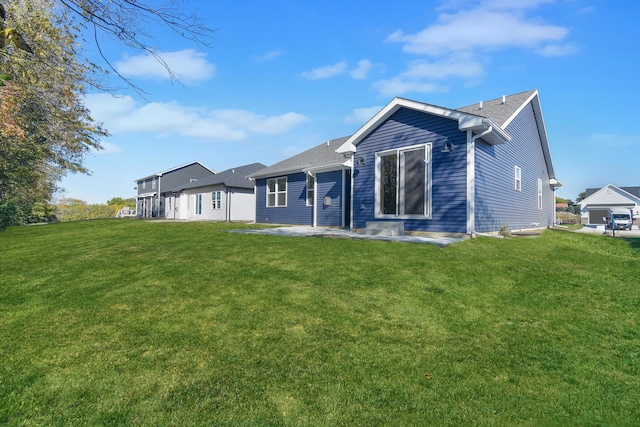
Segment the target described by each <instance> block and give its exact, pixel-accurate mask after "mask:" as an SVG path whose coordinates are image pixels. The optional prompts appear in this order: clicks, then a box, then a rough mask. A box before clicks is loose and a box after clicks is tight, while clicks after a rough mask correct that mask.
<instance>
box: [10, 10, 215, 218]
mask: <svg viewBox="0 0 640 427" xmlns="http://www.w3.org/2000/svg"><path fill="white" fill-rule="evenodd" d="M0 18H1V19H0V228H2V227H3V226H6V225H8V224H14V223H20V222H25V221H26V218H28V217H31V216H32V210H33V207H34V206H36V204H38V203H39V204H42V203H46V202H48V201H49V200H50V199H51V197H52V195H53V194H54V193H55V192H56V190H57V186H56V183H57V182H58V181H59V180H60V178H61V177H63V176H64V175H65V174H67V173H76V172H79V173H88V170H87V169H86V168H85V167H84V166H83V160H84V156H85V155H86V154H87V153H88V152H89V151H91V150H94V149H100V148H101V147H100V142H99V141H100V139H101V138H103V137H105V136H107V131H106V130H105V129H104V128H103V127H102V126H101V125H100V124H99V123H96V122H95V121H94V120H93V119H92V117H91V116H90V112H89V111H88V110H87V109H86V108H85V107H84V105H83V99H84V96H85V95H86V93H87V90H88V89H89V88H94V89H101V90H108V88H107V87H105V86H104V85H103V84H102V80H101V77H103V76H104V75H105V74H106V73H107V71H106V70H105V69H103V68H102V67H100V66H98V65H96V64H94V63H91V62H89V61H87V60H86V59H84V58H81V51H80V48H81V46H82V45H83V44H84V43H85V41H84V40H83V39H82V37H81V34H83V31H84V30H86V29H87V28H89V29H90V30H93V35H94V43H95V44H96V46H97V48H98V51H99V52H100V54H101V55H102V57H103V58H104V60H105V62H106V64H107V68H111V70H112V71H113V72H115V73H116V74H117V75H118V76H119V77H120V78H121V79H123V80H124V81H126V82H127V83H128V84H129V85H130V86H131V87H133V88H134V89H135V90H136V91H137V92H138V93H142V92H143V91H142V89H141V88H138V87H136V86H135V85H133V84H132V83H131V82H130V81H128V80H127V79H126V78H124V77H123V76H121V75H120V74H118V72H117V70H116V69H115V68H114V67H112V66H111V62H110V60H109V58H107V57H106V56H104V55H103V54H102V48H101V43H100V40H101V38H100V37H99V35H100V34H102V35H106V36H107V37H110V38H112V39H115V40H116V41H117V42H120V43H121V44H123V45H125V46H128V47H131V48H134V49H137V50H139V51H142V52H145V53H147V54H150V55H152V56H153V57H155V58H156V60H158V61H159V62H160V63H161V64H163V65H164V66H165V68H166V69H167V72H168V75H169V76H170V77H171V78H172V79H176V76H175V75H174V74H173V72H172V71H171V69H170V68H169V66H168V65H167V64H166V62H164V60H163V59H162V56H161V54H160V53H159V50H158V48H157V47H156V46H154V44H153V43H154V41H153V38H152V37H151V36H150V35H149V33H148V31H147V26H149V25H163V26H165V27H166V28H168V29H169V30H170V31H172V32H174V33H175V34H177V35H179V36H180V37H183V38H185V39H187V40H190V41H193V42H195V43H196V44H200V45H207V43H208V40H210V39H211V37H212V35H213V33H214V30H212V29H210V28H208V27H206V26H204V25H203V24H202V23H201V21H200V18H199V17H198V15H197V14H196V13H195V12H190V11H188V10H187V9H185V8H184V4H183V2H182V1H181V0H169V1H168V2H167V3H165V4H160V3H158V2H156V1H154V2H148V3H147V2H145V1H140V0H109V1H104V0H12V1H11V2H9V1H3V2H2V3H1V4H0Z"/></svg>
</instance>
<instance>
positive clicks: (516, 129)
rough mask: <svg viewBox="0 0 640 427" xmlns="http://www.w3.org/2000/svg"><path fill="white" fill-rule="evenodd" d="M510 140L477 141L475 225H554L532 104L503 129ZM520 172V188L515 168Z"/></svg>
mask: <svg viewBox="0 0 640 427" xmlns="http://www.w3.org/2000/svg"><path fill="white" fill-rule="evenodd" d="M505 130H506V131H507V132H508V133H509V134H510V135H511V136H512V138H513V139H512V141H510V142H507V143H506V144H503V145H495V146H490V145H488V144H486V143H484V142H483V141H481V140H478V141H476V167H475V191H476V197H475V198H476V201H475V228H476V231H478V232H490V231H497V230H500V228H501V227H503V226H504V227H507V228H508V229H511V230H514V229H525V228H532V227H535V226H536V224H538V226H540V227H546V226H552V225H553V210H554V209H555V200H554V193H553V190H552V188H551V186H550V181H549V175H548V169H547V166H546V163H545V159H544V154H543V152H542V145H541V141H540V135H539V134H538V128H537V124H536V119H535V116H534V112H533V107H532V106H531V104H529V105H527V106H526V107H525V108H524V109H523V110H522V111H521V112H520V114H519V115H518V116H517V117H516V118H515V119H514V120H513V121H512V122H511V123H510V124H509V125H508V126H507V128H506V129H505ZM516 166H518V167H520V169H521V171H522V190H521V191H517V190H516V189H515V184H514V170H515V167H516ZM538 179H542V209H541V210H539V209H538Z"/></svg>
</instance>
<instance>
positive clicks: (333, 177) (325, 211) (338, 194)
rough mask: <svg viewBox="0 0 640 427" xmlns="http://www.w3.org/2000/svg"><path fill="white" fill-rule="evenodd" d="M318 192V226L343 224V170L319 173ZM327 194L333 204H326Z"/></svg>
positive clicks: (338, 225)
mask: <svg viewBox="0 0 640 427" xmlns="http://www.w3.org/2000/svg"><path fill="white" fill-rule="evenodd" d="M316 177H317V187H318V194H317V195H316V204H317V206H318V213H317V218H316V219H317V224H318V226H335V227H340V226H342V206H343V200H342V171H341V170H338V171H333V172H325V173H319V174H317V176H316ZM325 196H329V197H331V206H325V205H324V198H325Z"/></svg>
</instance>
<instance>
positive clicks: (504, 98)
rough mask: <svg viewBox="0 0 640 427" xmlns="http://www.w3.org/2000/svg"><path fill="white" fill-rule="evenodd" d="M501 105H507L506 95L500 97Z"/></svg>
mask: <svg viewBox="0 0 640 427" xmlns="http://www.w3.org/2000/svg"><path fill="white" fill-rule="evenodd" d="M502 103H503V104H506V103H507V96H506V95H502Z"/></svg>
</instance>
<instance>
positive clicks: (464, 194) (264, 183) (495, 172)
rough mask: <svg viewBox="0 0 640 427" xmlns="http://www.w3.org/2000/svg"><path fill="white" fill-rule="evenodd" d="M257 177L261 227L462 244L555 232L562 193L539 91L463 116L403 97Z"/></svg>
mask: <svg viewBox="0 0 640 427" xmlns="http://www.w3.org/2000/svg"><path fill="white" fill-rule="evenodd" d="M334 146H335V152H334V153H331V154H330V153H329V150H330V149H332V148H333V147H334ZM316 154H317V161H314V162H310V161H309V160H311V159H316V156H315V155H316ZM321 157H322V158H323V159H326V162H325V163H324V164H323V163H322V161H321V159H320V158H321ZM305 162H308V164H306V163H305ZM255 178H259V179H257V181H256V191H257V192H256V203H257V206H256V212H257V216H256V221H257V222H271V223H280V224H308V225H318V226H320V225H333V226H345V227H350V228H352V229H365V228H366V227H367V224H368V223H369V224H372V223H378V224H379V223H381V222H394V223H401V225H402V227H403V228H404V230H407V231H416V232H427V233H448V234H459V235H474V234H476V233H482V232H495V231H498V230H500V229H501V228H503V227H504V228H508V229H510V230H521V229H531V228H542V227H549V226H552V225H553V224H554V222H555V194H554V191H555V189H556V188H558V187H560V186H561V184H560V182H559V181H558V180H557V179H556V176H555V172H554V168H553V163H552V160H551V152H550V149H549V142H548V138H547V131H546V128H545V124H544V118H543V115H542V109H541V105H540V99H539V95H538V91H535V90H533V91H528V92H522V93H518V94H515V95H511V96H503V97H501V98H498V99H494V100H491V101H486V102H480V103H479V104H474V105H470V106H467V107H463V108H458V109H449V108H445V107H440V106H436V105H431V104H426V103H422V102H416V101H412V100H408V99H403V98H395V99H393V100H392V101H391V102H390V103H389V104H388V105H387V106H385V107H384V108H383V109H382V110H380V111H379V112H378V113H377V114H376V115H375V116H374V117H373V118H371V119H370V120H369V121H368V122H367V123H366V124H365V125H364V126H362V127H361V128H360V129H359V130H358V131H357V132H356V133H354V134H353V135H351V136H350V137H347V138H341V139H339V140H333V141H329V142H328V143H327V144H325V145H324V146H323V145H320V146H318V147H315V148H313V149H311V150H309V151H307V152H305V153H302V154H299V155H298V156H294V157H292V158H290V159H287V160H284V161H283V162H280V163H278V164H276V165H274V166H272V167H271V168H267V169H264V170H262V171H260V172H259V173H258V175H257V176H255ZM327 195H330V197H328V198H327V199H326V200H325V199H324V198H325V197H326V196H327Z"/></svg>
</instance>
